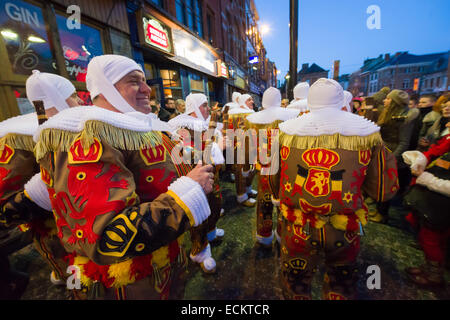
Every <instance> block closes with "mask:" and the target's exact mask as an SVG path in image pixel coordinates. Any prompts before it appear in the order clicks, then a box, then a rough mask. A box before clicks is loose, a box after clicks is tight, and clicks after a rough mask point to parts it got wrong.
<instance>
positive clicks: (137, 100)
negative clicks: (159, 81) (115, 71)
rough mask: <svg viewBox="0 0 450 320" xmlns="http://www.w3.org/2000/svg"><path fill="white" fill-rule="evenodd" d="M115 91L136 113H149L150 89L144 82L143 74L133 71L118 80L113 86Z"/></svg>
mask: <svg viewBox="0 0 450 320" xmlns="http://www.w3.org/2000/svg"><path fill="white" fill-rule="evenodd" d="M114 87H116V89H117V91H119V93H120V95H121V96H122V97H123V98H124V99H125V101H126V102H128V104H129V105H130V106H132V107H133V108H134V109H135V110H136V111H139V112H142V113H149V112H150V111H151V108H150V93H151V92H152V89H150V87H149V86H148V85H147V83H146V82H145V76H144V73H142V72H141V71H138V70H135V71H131V72H130V73H128V74H127V75H126V76H124V77H123V78H122V79H120V80H119V81H118V82H117V83H116V84H115V85H114Z"/></svg>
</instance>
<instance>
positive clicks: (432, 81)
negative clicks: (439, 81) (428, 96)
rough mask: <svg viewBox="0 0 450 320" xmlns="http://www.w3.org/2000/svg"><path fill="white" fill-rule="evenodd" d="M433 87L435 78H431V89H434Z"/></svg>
mask: <svg viewBox="0 0 450 320" xmlns="http://www.w3.org/2000/svg"><path fill="white" fill-rule="evenodd" d="M433 85H434V78H431V79H430V88H433Z"/></svg>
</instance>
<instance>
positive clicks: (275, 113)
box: [246, 107, 300, 124]
mask: <svg viewBox="0 0 450 320" xmlns="http://www.w3.org/2000/svg"><path fill="white" fill-rule="evenodd" d="M299 112H300V110H298V109H286V108H281V107H272V108H269V109H265V110H262V111H258V112H255V113H253V114H251V115H249V116H248V117H247V118H246V119H247V120H248V121H249V122H251V123H254V124H269V123H272V122H274V121H277V120H281V121H286V120H289V119H293V118H295V117H297V116H298V114H299Z"/></svg>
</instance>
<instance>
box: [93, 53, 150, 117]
mask: <svg viewBox="0 0 450 320" xmlns="http://www.w3.org/2000/svg"><path fill="white" fill-rule="evenodd" d="M135 70H137V71H141V72H142V73H143V71H142V67H141V66H140V65H139V64H137V63H136V62H135V61H134V60H131V59H130V58H127V57H124V56H119V55H115V54H105V55H102V56H97V57H94V58H93V59H92V60H91V61H90V62H89V64H88V69H87V74H86V87H87V89H88V91H89V92H90V94H91V97H92V99H94V98H95V97H96V96H98V95H99V94H103V96H104V97H105V98H106V100H108V102H109V103H111V104H112V105H113V107H114V108H116V109H117V110H119V111H120V112H122V113H126V112H134V111H136V110H135V109H134V108H133V107H132V106H130V105H129V104H128V102H126V101H125V99H124V98H123V97H122V95H121V94H120V93H119V91H117V89H116V88H115V87H114V84H116V83H117V82H118V81H119V80H120V79H122V78H123V77H124V76H125V75H127V74H128V73H130V72H132V71H135Z"/></svg>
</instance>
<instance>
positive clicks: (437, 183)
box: [416, 172, 450, 197]
mask: <svg viewBox="0 0 450 320" xmlns="http://www.w3.org/2000/svg"><path fill="white" fill-rule="evenodd" d="M416 183H417V184H420V185H422V186H425V187H427V188H428V189H430V190H431V191H434V192H437V193H440V194H443V195H445V196H447V197H450V180H445V179H439V178H437V177H435V176H434V175H433V174H431V173H429V172H423V173H422V174H421V175H420V176H418V177H417V180H416Z"/></svg>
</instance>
